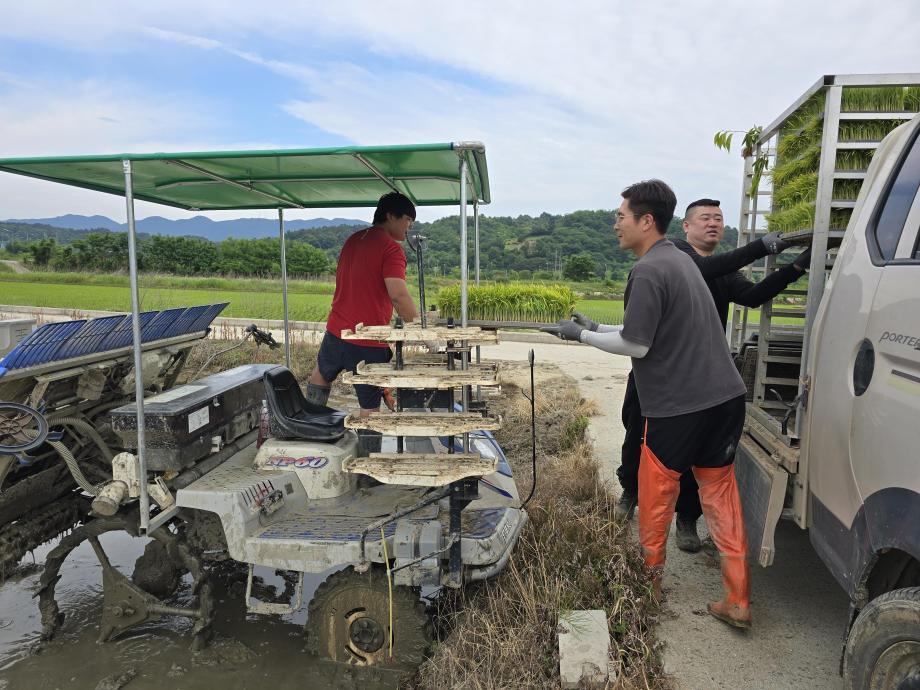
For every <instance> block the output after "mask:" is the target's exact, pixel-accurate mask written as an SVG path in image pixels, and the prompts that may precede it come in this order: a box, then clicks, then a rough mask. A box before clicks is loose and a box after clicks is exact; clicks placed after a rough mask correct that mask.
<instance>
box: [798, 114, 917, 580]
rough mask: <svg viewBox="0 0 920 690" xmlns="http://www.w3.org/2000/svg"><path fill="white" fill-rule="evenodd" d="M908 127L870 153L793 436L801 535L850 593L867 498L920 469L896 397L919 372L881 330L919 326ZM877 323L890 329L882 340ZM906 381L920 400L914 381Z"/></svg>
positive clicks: (861, 553)
mask: <svg viewBox="0 0 920 690" xmlns="http://www.w3.org/2000/svg"><path fill="white" fill-rule="evenodd" d="M918 130H920V119H915V120H914V121H913V122H912V123H911V124H910V125H908V126H907V127H905V128H904V129H899V130H896V131H895V132H893V133H892V134H891V135H889V137H888V138H886V140H885V141H884V142H883V143H882V145H881V146H880V147H879V149H878V151H877V152H876V155H875V158H874V159H873V162H872V165H871V166H870V169H869V173H868V175H867V177H866V180H865V182H864V183H863V189H862V191H861V192H860V198H859V200H858V201H857V205H856V208H855V209H854V212H853V217H852V219H851V220H850V226H849V228H848V230H847V234H846V237H845V239H844V243H843V245H842V246H841V247H840V251H839V254H838V256H837V261H836V263H835V266H834V270H833V271H832V274H831V278H830V280H829V281H828V283H827V287H826V290H825V294H824V297H823V300H822V303H821V306H820V308H819V310H818V316H817V318H816V323H815V328H814V330H813V332H812V337H813V338H814V343H815V344H814V346H813V347H812V350H811V354H810V357H809V366H808V369H809V373H810V377H811V384H810V393H809V398H808V426H807V433H806V435H805V438H804V443H805V446H806V448H807V458H806V468H807V472H808V488H809V506H808V523H809V535H810V538H811V541H812V544H813V545H814V547H815V550H816V551H817V552H818V553H819V554H820V555H821V557H822V559H823V560H824V561H825V563H826V565H827V566H828V568H829V569H830V571H831V572H832V573H833V574H834V576H835V577H836V578H837V580H838V581H839V582H840V584H841V585H842V586H843V587H844V589H846V590H847V591H848V592H850V593H851V594H852V592H853V591H854V589H855V587H856V586H857V584H858V582H856V580H857V579H858V577H859V575H860V573H861V572H862V567H863V566H864V565H865V562H866V560H867V559H868V557H869V556H870V555H871V551H869V550H868V548H867V547H868V544H867V543H866V531H867V529H868V525H867V517H866V513H865V505H864V502H865V499H866V497H867V496H869V495H871V494H872V493H873V492H874V491H876V490H877V489H878V488H879V487H881V486H882V485H885V486H888V485H890V484H891V482H892V481H895V480H894V478H893V476H892V475H893V473H901V472H902V468H904V467H906V465H908V464H910V462H914V463H915V464H914V469H913V472H914V474H915V475H916V476H920V473H918V472H917V468H916V462H915V461H914V460H913V458H916V457H917V445H918V444H917V443H916V439H917V438H918V435H917V429H918V426H920V416H918V415H917V411H918V410H917V406H916V404H915V405H914V407H913V408H908V407H906V406H904V405H903V402H904V400H905V396H909V395H911V394H910V393H907V392H905V391H904V388H905V387H909V386H910V385H911V384H912V383H913V379H911V378H910V377H912V376H920V371H918V370H917V358H916V355H920V351H910V352H907V350H909V348H906V347H904V346H903V345H898V344H897V343H896V342H893V341H890V338H891V337H892V336H891V335H890V334H891V333H897V334H900V335H905V336H907V337H908V338H909V337H910V334H909V333H908V331H906V330H905V329H908V330H911V329H912V330H911V332H912V334H913V335H916V336H918V337H920V327H918V325H917V323H918V318H920V316H918V313H920V312H918V310H920V291H918V288H920V265H916V262H915V261H914V260H913V259H912V258H911V259H907V255H906V253H905V252H906V249H905V247H906V246H907V245H908V244H909V243H911V242H913V243H915V242H916V237H917V229H918V222H920V217H918V216H917V214H920V206H918V205H917V203H915V200H916V198H917V190H918V187H920V145H918V144H917V133H918ZM911 223H913V225H911ZM908 236H909V238H908ZM911 247H913V245H911ZM896 324H897V325H896ZM907 324H913V325H912V326H909V327H908V325H907ZM886 331H888V332H889V336H888V337H886V338H884V339H883V336H884V334H885V332H886ZM894 337H895V338H897V336H894ZM912 357H913V359H911V358H912ZM895 371H897V372H898V373H897V374H895V373H894V372H895ZM892 376H894V379H892ZM905 376H906V378H905ZM890 380H892V381H894V382H895V385H892V383H890ZM902 382H903V383H902ZM916 385H917V389H918V392H917V395H918V397H917V398H916V400H917V402H920V381H918V382H917V383H916ZM898 386H900V387H898ZM910 409H912V412H911V411H910ZM911 414H912V415H913V417H911ZM911 434H912V435H913V439H914V442H913V445H914V448H913V452H912V453H911V452H907V453H906V454H905V455H904V458H903V460H902V461H900V462H899V463H891V467H890V468H889V459H888V453H889V449H890V448H891V447H892V442H894V441H896V442H897V443H899V444H901V445H902V448H901V450H903V449H904V448H903V444H904V443H907V442H908V440H907V439H908V437H909V436H910V435H911ZM901 450H899V451H898V453H900V452H901ZM883 466H884V469H883ZM895 467H897V470H895ZM899 481H900V480H899ZM913 481H914V482H916V479H913ZM901 483H902V484H903V481H902V482H901Z"/></svg>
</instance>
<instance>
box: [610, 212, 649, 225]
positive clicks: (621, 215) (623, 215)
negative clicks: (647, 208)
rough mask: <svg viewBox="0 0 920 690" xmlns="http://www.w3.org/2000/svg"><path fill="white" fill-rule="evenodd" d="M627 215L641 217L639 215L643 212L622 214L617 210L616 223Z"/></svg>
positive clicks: (642, 214) (620, 221)
mask: <svg viewBox="0 0 920 690" xmlns="http://www.w3.org/2000/svg"><path fill="white" fill-rule="evenodd" d="M627 215H630V216H632V217H633V218H641V217H642V216H644V215H645V214H644V213H629V214H623V213H620V212H619V211H618V212H617V223H622V222H623V219H624V218H626V216H627Z"/></svg>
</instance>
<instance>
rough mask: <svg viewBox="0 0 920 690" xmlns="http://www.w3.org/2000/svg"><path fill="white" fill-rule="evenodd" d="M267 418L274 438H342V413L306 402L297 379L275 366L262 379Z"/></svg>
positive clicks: (343, 431)
mask: <svg viewBox="0 0 920 690" xmlns="http://www.w3.org/2000/svg"><path fill="white" fill-rule="evenodd" d="M262 383H263V384H264V385H265V400H266V401H267V403H268V411H269V413H270V415H271V420H270V425H271V433H272V435H273V436H275V437H277V438H289V439H303V440H306V441H337V440H338V439H340V438H342V436H344V435H345V414H346V413H345V412H340V411H339V410H333V409H332V408H331V407H326V406H325V405H313V404H311V403H309V402H307V399H306V398H305V397H304V395H303V391H301V390H300V386H299V385H298V384H297V379H295V378H294V374H292V373H291V370H290V369H288V368H287V367H275V368H274V369H269V370H268V371H266V372H265V375H264V376H263V377H262Z"/></svg>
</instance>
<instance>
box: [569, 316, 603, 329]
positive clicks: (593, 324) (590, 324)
mask: <svg viewBox="0 0 920 690" xmlns="http://www.w3.org/2000/svg"><path fill="white" fill-rule="evenodd" d="M572 320H573V321H574V322H575V323H577V324H578V325H579V326H584V327H585V328H587V329H588V330H589V331H596V330H597V321H592V320H591V319H589V318H588V317H587V316H585V315H584V314H582V313H581V312H578V311H576V312H575V313H574V314H572Z"/></svg>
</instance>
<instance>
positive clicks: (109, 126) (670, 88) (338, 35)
mask: <svg viewBox="0 0 920 690" xmlns="http://www.w3.org/2000/svg"><path fill="white" fill-rule="evenodd" d="M0 7H2V16H3V21H2V22H0V157H6V156H27V155H34V156H39V155H61V154H91V153H112V152H125V151H130V152H150V151H170V150H174V151H183V150H185V151H188V150H209V149H214V150H220V149H241V148H284V147H296V148H302V147H314V146H335V145H349V144H358V145H379V144H408V143H424V142H442V141H460V140H480V141H482V142H484V143H485V145H486V151H487V159H488V166H489V176H490V182H491V192H492V204H491V205H489V206H486V207H483V209H482V212H483V213H484V214H486V215H512V216H516V215H519V214H531V215H536V214H539V213H541V212H543V211H548V212H550V213H566V212H570V211H574V210H579V209H602V208H603V209H611V208H615V207H616V206H618V205H619V203H620V195H619V193H620V191H621V190H622V189H623V188H624V187H625V186H627V185H628V184H630V183H631V182H634V181H637V180H640V179H647V178H650V177H659V178H661V179H663V180H665V181H667V182H668V183H669V184H670V185H671V186H672V187H673V188H674V190H675V192H676V193H677V197H678V213H679V214H680V213H681V211H682V208H683V207H684V206H685V205H686V204H687V203H689V202H690V201H692V200H693V199H696V198H700V197H713V198H717V199H721V200H722V202H723V204H722V206H723V210H724V211H725V215H726V221H727V222H728V223H729V224H731V225H736V224H737V218H738V209H739V206H740V198H741V174H742V159H741V157H740V155H739V153H738V151H737V150H735V151H732V152H731V153H726V152H724V151H720V150H717V149H716V148H715V147H714V146H713V143H712V137H713V134H714V133H715V132H716V131H718V130H722V129H735V130H746V129H748V128H749V127H751V126H752V125H755V124H760V125H765V124H768V123H769V122H771V121H772V120H773V119H775V118H776V116H778V115H779V114H780V113H781V112H782V111H783V110H784V109H785V108H786V107H787V106H788V105H790V104H791V103H792V102H793V101H794V100H795V99H796V98H797V97H798V96H799V95H801V94H802V93H803V92H804V91H805V90H806V89H807V88H808V87H809V86H810V85H812V84H813V83H814V82H815V81H816V80H817V79H819V78H820V77H821V76H822V75H824V74H851V73H859V74H868V73H877V72H920V49H918V42H917V36H918V35H920V3H918V2H917V0H886V2H884V3H867V2H865V0H835V2H833V3H829V2H826V1H825V2H815V1H813V0H796V1H794V2H793V1H791V0H761V2H759V3H756V4H751V3H740V2H725V1H724V0H722V1H720V2H711V1H708V0H681V1H678V0H671V1H670V2H656V1H654V0H647V1H646V2H635V1H633V2H624V1H622V0H584V1H582V0H570V1H569V2H547V1H545V0H528V1H527V2H523V1H521V0H509V1H505V2H502V1H501V0H491V1H489V2H484V1H479V0H474V1H468V2H465V3H460V2H457V3H432V2H424V1H421V0H406V1H392V2H381V1H380V0H377V1H376V2H374V1H371V0H353V1H352V0H336V2H329V1H328V0H323V1H322V2H316V1H313V0H293V1H286V0H273V1H272V2H256V3H253V2H240V1H238V0H196V2H193V3H189V2H178V1H174V0H157V2H135V1H132V0H118V1H117V2H114V1H108V0H99V1H93V0H85V1H84V2H80V3H62V2H52V1H49V0H30V2H28V3H21V2H13V1H12V0H0ZM449 212H452V213H456V209H449V210H448V209H444V208H440V209H439V208H424V209H420V210H419V218H420V219H422V220H432V219H434V218H438V217H441V216H444V215H447V214H448V213H449ZM65 213H80V214H86V215H91V214H96V213H98V214H102V215H107V216H109V217H112V218H114V219H116V220H124V216H125V206H124V201H123V200H122V199H120V198H118V197H114V196H109V195H105V194H99V193H95V192H89V191H83V190H77V189H73V188H67V187H63V186H60V185H54V184H51V183H45V182H41V181H35V180H28V179H25V178H19V177H17V176H13V175H2V176H0V218H39V217H50V216H56V215H61V214H65ZM272 214H273V212H265V213H264V214H259V213H257V212H246V213H245V215H250V216H251V215H266V216H271V215H272ZM371 214H372V212H371V211H369V210H368V209H356V210H352V211H350V210H347V209H335V210H330V211H328V212H324V211H323V210H317V209H310V210H307V211H297V212H290V213H288V214H287V217H290V218H301V217H303V218H312V217H318V216H324V215H325V216H328V217H331V216H345V217H353V218H367V217H369V216H370V215H371ZM150 215H161V216H166V217H169V218H182V217H188V216H189V215H193V214H191V213H185V212H183V211H181V210H177V209H171V208H167V207H161V206H156V205H152V204H147V203H144V202H138V204H137V216H138V217H139V218H143V217H146V216H150ZM209 215H210V216H211V217H212V218H214V219H218V220H219V219H223V218H228V217H235V216H238V215H242V214H240V213H229V212H224V213H212V214H209Z"/></svg>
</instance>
